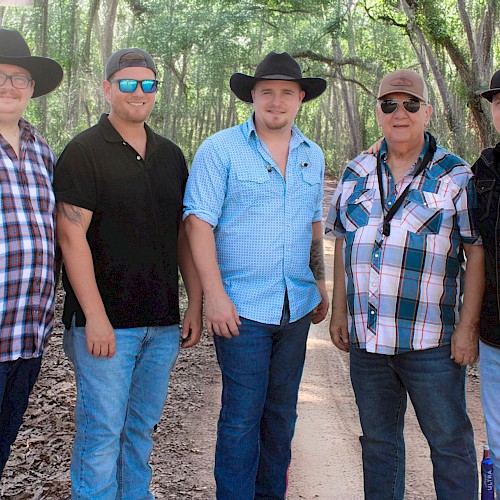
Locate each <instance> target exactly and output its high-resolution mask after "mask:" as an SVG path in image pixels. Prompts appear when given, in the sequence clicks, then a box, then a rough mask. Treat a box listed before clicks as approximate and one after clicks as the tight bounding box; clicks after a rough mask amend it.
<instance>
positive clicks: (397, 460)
mask: <svg viewBox="0 0 500 500" xmlns="http://www.w3.org/2000/svg"><path fill="white" fill-rule="evenodd" d="M431 113H432V106H431V105H430V104H429V94H428V90H427V85H426V84H425V82H424V80H423V79H422V77H421V76H420V75H418V74H417V73H415V72H414V71H411V70H399V71H396V72H394V73H391V74H390V75H387V76H386V77H385V78H384V79H383V80H382V81H381V83H380V87H379V94H378V102H377V107H376V114H377V120H378V123H379V125H380V127H381V128H382V132H383V134H384V137H385V141H384V142H383V143H382V147H381V149H380V151H379V153H378V155H372V154H363V155H361V156H359V157H357V158H356V159H354V160H353V161H351V162H350V163H349V164H348V165H347V168H346V169H345V171H344V173H343V175H342V178H341V180H340V182H339V185H338V187H337V190H336V191H335V194H334V197H333V200H332V205H331V209H330V212H329V214H328V218H327V231H330V230H331V231H333V235H334V236H335V237H336V242H335V262H334V290H335V293H334V295H333V300H332V318H331V323H330V334H331V337H332V340H333V343H334V344H335V345H336V346H337V347H338V348H339V349H341V350H344V351H349V352H350V374H351V382H352V385H353V389H354V393H355V396H356V403H357V405H358V409H359V416H360V421H361V427H362V429H363V435H362V436H361V438H360V441H361V446H362V451H363V471H364V489H365V498H367V499H369V500H382V499H394V500H402V499H403V498H404V490H405V444H404V436H403V429H404V415H405V412H406V404H407V398H408V395H409V397H410V399H411V401H412V403H413V406H414V408H415V412H416V414H417V418H418V421H419V424H420V427H421V428H422V431H423V433H424V434H425V436H426V438H427V441H428V443H429V447H430V450H431V457H432V463H433V466H434V485H435V488H436V495H437V498H438V499H450V498H453V499H455V500H459V499H462V500H473V499H474V498H477V486H478V483H477V466H476V453H475V448H474V436H473V431H472V425H471V423H470V421H469V417H468V416H467V412H466V404H465V367H466V365H468V364H471V363H474V362H475V361H476V360H477V357H478V330H479V316H480V309H481V298H482V294H483V289H484V279H483V272H484V254H483V247H482V245H481V239H480V237H479V230H478V225H477V220H476V200H475V196H474V189H473V185H472V172H471V169H470V167H469V165H467V164H466V163H465V162H464V161H463V160H462V159H461V158H458V157H457V156H455V155H453V154H452V153H450V152H449V151H446V150H445V149H443V148H442V147H440V146H438V145H437V144H436V140H435V139H434V137H433V136H432V135H431V134H430V133H429V132H426V127H427V125H428V123H429V120H430V117H431ZM464 253H465V256H466V257H467V273H466V275H465V279H464V286H463V287H462V278H463V274H462V263H463V261H464ZM346 285H347V286H346ZM462 293H463V303H462V304H461V303H460V297H461V294H462ZM460 306H461V307H460ZM450 471H453V472H452V473H451V472H450Z"/></svg>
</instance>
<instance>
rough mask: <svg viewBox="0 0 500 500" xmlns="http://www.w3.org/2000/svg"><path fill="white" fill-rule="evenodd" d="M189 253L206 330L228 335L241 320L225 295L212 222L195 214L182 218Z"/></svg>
mask: <svg viewBox="0 0 500 500" xmlns="http://www.w3.org/2000/svg"><path fill="white" fill-rule="evenodd" d="M185 225H186V232H187V236H188V239H189V244H190V247H191V253H192V257H193V261H194V265H195V267H196V270H197V271H198V276H199V277H200V281H201V286H202V289H203V294H204V295H205V319H206V321H207V330H208V333H209V334H211V335H213V334H214V333H215V334H216V335H220V336H223V337H227V338H231V337H232V336H233V335H238V334H239V331H238V325H240V324H241V322H240V317H239V316H238V311H237V310H236V307H235V305H234V304H233V302H232V301H231V299H230V298H229V297H228V296H227V294H226V292H225V290H224V285H223V283H222V278H221V275H220V270H219V264H218V262H217V253H216V250H215V238H214V233H213V230H212V226H210V224H208V223H207V222H204V221H202V220H201V219H199V218H198V217H196V216H195V215H190V216H188V217H187V218H186V220H185Z"/></svg>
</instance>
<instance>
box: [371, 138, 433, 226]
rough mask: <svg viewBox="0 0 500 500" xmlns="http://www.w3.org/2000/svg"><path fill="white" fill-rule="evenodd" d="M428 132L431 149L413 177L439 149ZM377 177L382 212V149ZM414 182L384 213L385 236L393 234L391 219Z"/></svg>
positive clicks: (383, 204)
mask: <svg viewBox="0 0 500 500" xmlns="http://www.w3.org/2000/svg"><path fill="white" fill-rule="evenodd" d="M426 134H427V135H428V136H429V149H428V150H427V153H425V155H424V157H423V158H422V160H421V161H420V160H419V161H418V162H417V165H416V166H415V173H414V174H413V179H415V177H417V175H419V174H420V173H422V172H423V171H424V169H425V168H426V167H427V165H428V164H429V162H430V161H431V160H432V157H433V156H434V153H435V152H436V149H437V147H436V139H434V136H433V135H432V134H431V133H430V132H426ZM377 178H378V189H379V191H380V203H382V213H385V198H384V187H383V185H382V165H381V161H380V151H379V153H378V155H377ZM413 179H412V182H413ZM412 182H410V184H408V186H406V189H405V190H404V191H403V193H402V194H401V196H399V198H398V199H397V200H396V202H395V203H394V205H392V207H391V208H390V210H389V211H388V212H387V214H385V215H384V225H383V228H382V233H383V235H384V236H389V235H390V234H391V219H392V218H393V217H394V214H395V213H396V212H397V211H398V210H399V207H400V206H401V205H402V204H403V201H404V200H405V198H406V196H407V195H408V191H409V190H410V187H411V185H412Z"/></svg>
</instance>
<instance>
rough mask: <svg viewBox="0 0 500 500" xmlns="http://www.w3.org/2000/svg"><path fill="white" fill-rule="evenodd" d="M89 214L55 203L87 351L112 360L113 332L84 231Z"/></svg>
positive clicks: (113, 349)
mask: <svg viewBox="0 0 500 500" xmlns="http://www.w3.org/2000/svg"><path fill="white" fill-rule="evenodd" d="M91 220H92V212H91V211H89V210H86V209H84V208H80V207H77V206H74V205H69V204H68V203H58V204H57V239H58V242H59V246H60V247H61V251H62V255H63V260H64V267H65V269H66V272H67V273H68V278H69V281H70V283H71V286H72V287H73V290H74V292H75V294H76V297H77V299H78V302H79V303H80V306H81V307H82V310H83V313H84V314H85V318H86V326H85V336H86V340H87V350H88V352H89V354H92V355H93V356H102V357H109V358H111V357H113V355H114V354H115V351H116V344H115V333H114V330H113V327H112V326H111V323H110V322H109V319H108V316H107V314H106V311H105V309H104V304H103V302H102V298H101V295H100V293H99V290H98V288H97V283H96V280H95V271H94V264H93V262H92V253H91V250H90V247H89V245H88V242H87V236H86V235H87V229H88V227H89V225H90V221H91Z"/></svg>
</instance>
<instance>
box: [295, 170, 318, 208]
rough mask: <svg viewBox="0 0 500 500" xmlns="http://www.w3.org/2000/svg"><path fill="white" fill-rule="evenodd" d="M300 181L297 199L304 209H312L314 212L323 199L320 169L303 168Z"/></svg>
mask: <svg viewBox="0 0 500 500" xmlns="http://www.w3.org/2000/svg"><path fill="white" fill-rule="evenodd" d="M300 179H301V180H300V181H299V189H298V193H297V194H298V196H297V197H298V199H300V200H301V204H302V206H303V207H311V209H312V210H313V211H314V210H316V208H317V206H318V204H319V203H320V200H321V198H322V192H321V186H322V184H321V172H320V170H319V169H312V168H311V167H309V168H307V167H303V168H302V169H301V175H300Z"/></svg>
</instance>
